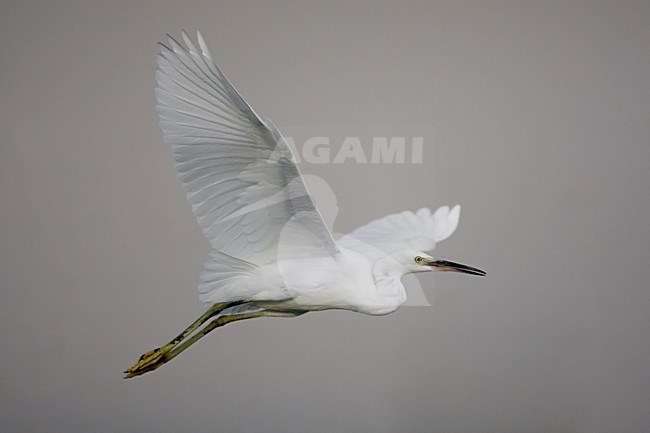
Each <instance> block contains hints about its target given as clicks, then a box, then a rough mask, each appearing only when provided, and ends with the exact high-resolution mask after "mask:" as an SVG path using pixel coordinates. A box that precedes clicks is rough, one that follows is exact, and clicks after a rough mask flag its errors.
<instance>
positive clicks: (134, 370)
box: [124, 301, 244, 378]
mask: <svg viewBox="0 0 650 433" xmlns="http://www.w3.org/2000/svg"><path fill="white" fill-rule="evenodd" d="M243 303H244V301H237V302H220V303H217V304H213V305H212V306H211V307H210V308H209V309H208V310H207V311H206V312H205V313H203V314H202V315H201V317H199V318H198V319H196V320H195V321H194V323H192V324H191V325H190V326H188V327H187V328H186V329H185V330H184V331H183V332H181V333H180V334H179V335H178V336H177V337H176V338H174V339H173V340H172V341H170V342H169V343H167V344H165V345H164V346H162V347H158V348H156V349H153V350H150V351H149V352H147V353H144V354H143V355H142V356H140V359H139V360H138V362H137V363H136V364H135V365H134V366H133V367H131V368H129V369H128V370H126V371H125V372H124V373H125V374H126V376H125V378H130V377H134V376H138V375H140V374H142V373H146V372H147V371H151V370H153V369H155V368H157V365H158V363H159V362H160V360H161V359H162V358H163V357H164V356H165V355H167V353H169V351H170V350H172V349H173V348H174V347H176V346H177V345H178V344H179V343H180V342H182V341H183V340H185V338H187V336H188V335H190V334H192V333H193V332H194V331H196V330H197V329H198V328H199V327H200V326H201V325H203V324H204V323H205V322H207V321H208V320H210V319H211V318H212V317H214V316H216V315H217V314H219V313H220V312H222V311H223V310H225V309H226V308H229V307H234V306H236V305H241V304H243ZM154 366H155V367H154ZM151 367H153V368H151Z"/></svg>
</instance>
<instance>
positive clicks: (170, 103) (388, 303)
mask: <svg viewBox="0 0 650 433" xmlns="http://www.w3.org/2000/svg"><path fill="white" fill-rule="evenodd" d="M182 36H183V39H184V42H185V47H183V46H181V45H180V44H179V43H178V42H176V41H175V40H174V39H173V38H171V37H169V47H167V46H165V45H163V44H160V52H159V54H158V57H157V70H156V81H157V86H156V100H157V105H156V109H157V112H158V116H159V121H160V127H161V129H162V131H163V137H164V140H165V142H167V143H168V144H170V145H171V148H172V152H173V159H174V163H175V167H176V170H177V172H178V177H179V179H180V181H181V183H182V185H183V188H184V189H185V192H186V194H187V199H188V201H189V202H190V204H191V205H192V210H193V212H194V214H195V215H196V217H197V220H198V223H199V225H200V227H201V229H202V231H203V234H204V235H205V237H206V238H207V239H208V241H209V242H210V244H211V246H212V252H211V254H210V256H209V258H208V260H207V262H206V263H205V267H204V271H203V272H202V274H201V277H200V284H199V299H200V300H201V301H202V302H203V303H204V304H205V305H206V307H207V310H206V312H205V313H204V314H203V315H202V316H201V317H199V319H198V320H196V321H195V322H194V323H193V324H192V325H190V326H189V327H188V328H187V329H186V330H185V331H183V332H182V333H181V334H180V335H179V336H178V337H176V338H175V339H174V340H172V341H171V342H170V343H168V344H166V345H164V346H162V347H160V348H158V349H154V350H152V351H150V352H147V353H145V354H144V355H142V357H141V358H140V360H139V361H138V362H137V363H136V364H135V365H134V366H133V367H131V368H129V369H128V370H126V372H125V373H126V377H127V378H128V377H134V376H138V375H141V374H143V373H146V372H148V371H151V370H154V369H156V368H158V367H159V366H161V365H162V364H164V363H166V362H167V361H169V360H171V359H173V358H174V357H176V356H178V355H179V354H180V353H181V352H183V351H184V350H185V349H187V348H188V347H189V346H190V345H192V344H193V343H195V342H196V341H197V340H199V339H200V338H202V337H203V336H205V335H206V334H208V333H209V332H210V331H212V330H214V329H216V328H218V327H220V326H223V325H226V324H228V323H230V322H234V321H237V320H243V319H252V318H256V317H294V316H299V315H301V314H304V313H306V312H308V311H320V310H328V309H344V310H351V311H356V312H359V313H364V314H369V315H384V314H388V313H391V312H393V311H395V310H396V309H397V308H399V307H400V305H402V304H403V303H404V301H405V300H406V293H405V290H404V286H403V285H402V283H401V281H400V279H401V277H402V276H403V275H405V274H408V273H413V272H427V271H454V272H463V273H466V274H472V275H485V272H483V271H481V270H479V269H476V268H472V267H470V266H465V265H461V264H458V263H453V262H449V261H446V260H438V259H435V258H433V257H431V256H430V255H429V254H427V253H426V251H431V250H432V249H433V248H434V247H435V244H436V242H439V241H442V240H443V239H446V238H447V237H449V236H450V235H451V234H452V233H453V232H454V230H455V229H456V226H457V224H458V218H459V215H460V207H459V206H455V207H454V208H452V209H451V210H450V209H449V208H448V207H446V206H444V207H441V208H439V209H438V210H437V211H436V212H434V213H432V212H431V211H430V210H429V209H426V208H423V209H420V210H418V211H417V212H410V211H406V212H402V213H399V214H393V215H388V216H386V217H384V218H380V219H378V220H375V221H372V222H370V223H369V224H367V225H365V226H362V227H360V228H358V229H356V230H355V231H353V232H352V233H350V234H349V235H346V236H344V237H342V238H341V239H339V240H338V241H335V240H334V239H333V238H332V235H331V234H330V232H329V230H328V228H327V227H326V225H325V224H324V223H323V220H322V218H321V215H320V214H319V211H318V209H317V208H316V206H315V204H314V201H313V200H312V197H311V196H310V195H309V192H308V191H307V188H306V187H305V184H304V182H303V179H302V177H301V175H300V171H299V170H298V167H297V165H296V162H295V161H296V160H295V158H294V156H293V155H292V153H291V150H290V149H289V147H288V146H287V143H286V142H285V140H284V139H283V137H282V135H281V134H280V132H279V131H278V129H277V128H276V127H275V126H274V125H273V123H272V122H271V121H270V120H269V119H262V118H260V117H259V116H258V115H257V114H256V113H255V111H253V109H252V108H251V107H250V106H249V105H248V104H247V103H246V102H245V101H244V100H243V99H242V97H241V96H240V95H239V93H237V91H236V90H235V88H234V87H233V86H232V85H231V84H230V82H229V81H228V80H227V79H226V77H225V76H224V75H223V73H222V72H221V70H220V69H219V68H218V67H217V65H216V64H215V63H214V61H213V60H212V56H211V54H210V52H209V51H208V48H207V46H206V44H205V41H204V40H203V37H202V36H201V34H200V33H198V34H197V37H198V46H199V48H197V47H196V45H194V43H193V42H192V40H191V39H190V38H189V37H188V36H187V34H186V33H185V32H183V34H182ZM211 319H212V321H211V322H210V323H208V324H207V325H206V326H204V327H203V328H201V327H202V325H204V324H205V323H206V322H208V321H209V320H211Z"/></svg>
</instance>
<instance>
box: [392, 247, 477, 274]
mask: <svg viewBox="0 0 650 433" xmlns="http://www.w3.org/2000/svg"><path fill="white" fill-rule="evenodd" d="M390 259H392V260H390V262H392V263H391V265H392V266H391V267H396V268H401V271H402V273H403V274H409V273H415V272H429V271H438V272H461V273H463V274H470V275H478V276H481V277H483V276H485V275H486V273H485V272H484V271H482V270H480V269H477V268H473V267H471V266H467V265H463V264H460V263H456V262H450V261H449V260H443V259H435V258H433V257H431V256H430V255H428V254H427V253H424V252H421V251H416V250H402V251H399V252H397V253H395V254H393V255H391V256H390ZM389 266H390V265H389ZM396 270H397V269H396Z"/></svg>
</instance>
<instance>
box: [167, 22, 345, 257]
mask: <svg viewBox="0 0 650 433" xmlns="http://www.w3.org/2000/svg"><path fill="white" fill-rule="evenodd" d="M197 36H198V43H199V47H200V51H199V50H198V49H197V48H196V46H195V45H194V44H193V42H192V40H191V39H190V38H189V37H188V36H187V34H186V33H185V32H183V40H184V42H185V45H186V48H185V47H183V46H181V45H180V44H179V43H178V42H176V41H175V40H174V39H173V38H171V37H170V36H168V37H169V47H167V46H165V45H163V44H160V52H159V54H158V58H157V65H158V67H157V70H156V81H157V86H156V101H157V105H156V109H157V112H158V116H159V121H160V127H161V129H162V131H163V138H164V140H165V142H167V143H168V144H170V145H171V147H172V153H173V159H174V163H175V166H176V170H177V172H178V177H179V179H180V181H181V183H182V184H183V188H184V189H185V192H186V195H187V200H188V201H189V202H190V204H191V205H192V211H193V212H194V214H195V215H196V218H197V220H198V223H199V226H200V227H201V229H202V231H203V234H204V235H205V237H206V238H207V239H208V241H209V242H210V244H211V245H212V247H213V248H214V249H215V250H216V251H218V252H220V253H222V254H226V255H228V256H230V257H233V258H235V259H239V260H243V261H245V262H248V263H252V264H255V265H263V264H267V263H271V262H273V261H275V260H277V253H278V252H277V251H278V243H279V242H280V237H281V235H282V233H283V231H285V230H287V227H289V229H288V231H289V232H290V233H291V236H292V238H293V237H294V236H296V234H298V235H297V237H298V238H300V239H302V242H303V243H305V244H306V243H309V244H310V245H309V250H310V251H311V252H312V253H314V251H318V254H333V253H335V252H336V251H337V247H336V243H335V242H334V239H333V238H332V236H331V234H330V232H329V230H328V229H327V227H326V226H325V224H324V223H323V220H322V218H321V216H320V214H319V212H318V209H317V208H316V205H315V204H314V202H313V201H312V198H311V197H310V195H309V192H308V191H307V188H306V187H305V184H304V182H303V180H302V176H301V175H300V171H299V170H298V167H297V166H296V163H295V158H294V156H293V155H292V153H291V150H290V149H289V147H288V146H287V144H286V142H285V140H284V139H283V137H282V135H281V134H280V132H279V131H278V130H277V128H275V126H274V125H273V124H272V123H271V122H270V120H267V121H262V120H261V119H260V117H259V116H258V115H257V114H256V113H255V112H254V111H253V109H252V108H251V107H250V106H249V105H248V104H247V103H246V102H245V101H244V99H243V98H242V97H241V96H240V95H239V93H237V91H236V90H235V88H234V87H233V86H232V85H231V84H230V82H229V81H228V80H227V79H226V77H225V76H224V74H223V73H222V72H221V70H220V69H219V68H218V67H217V65H216V64H215V63H214V61H213V60H212V56H211V54H210V52H209V51H208V48H207V46H206V44H205V41H204V40H203V37H202V36H201V34H200V33H198V34H197Z"/></svg>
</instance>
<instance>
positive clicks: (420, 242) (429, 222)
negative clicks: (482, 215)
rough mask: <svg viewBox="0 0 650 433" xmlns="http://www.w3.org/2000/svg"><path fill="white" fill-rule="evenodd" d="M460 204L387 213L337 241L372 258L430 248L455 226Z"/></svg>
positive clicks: (445, 237)
mask: <svg viewBox="0 0 650 433" xmlns="http://www.w3.org/2000/svg"><path fill="white" fill-rule="evenodd" d="M459 217H460V206H458V205H456V206H454V207H453V208H452V209H451V210H450V209H449V207H448V206H442V207H440V208H438V210H436V211H435V213H433V214H431V211H430V210H429V209H427V208H422V209H420V210H418V211H417V212H415V213H414V212H411V211H404V212H401V213H396V214H391V215H387V216H385V217H383V218H379V219H376V220H374V221H371V222H370V223H368V224H366V225H364V226H361V227H359V228H358V229H356V230H354V231H353V232H352V233H349V234H347V235H345V236H343V237H342V238H340V239H339V240H338V244H339V245H341V246H343V247H345V248H348V249H351V250H353V251H356V252H358V253H361V254H363V255H364V256H366V257H367V258H368V259H370V261H371V262H372V263H374V262H375V260H377V259H379V258H381V257H383V256H385V255H387V254H392V253H394V252H396V251H399V250H403V249H414V250H418V251H431V250H433V249H434V248H435V247H436V243H437V242H440V241H443V240H445V239H447V238H448V237H449V236H451V235H452V233H454V231H455V230H456V227H457V226H458V219H459Z"/></svg>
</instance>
